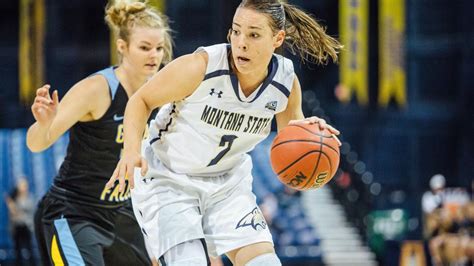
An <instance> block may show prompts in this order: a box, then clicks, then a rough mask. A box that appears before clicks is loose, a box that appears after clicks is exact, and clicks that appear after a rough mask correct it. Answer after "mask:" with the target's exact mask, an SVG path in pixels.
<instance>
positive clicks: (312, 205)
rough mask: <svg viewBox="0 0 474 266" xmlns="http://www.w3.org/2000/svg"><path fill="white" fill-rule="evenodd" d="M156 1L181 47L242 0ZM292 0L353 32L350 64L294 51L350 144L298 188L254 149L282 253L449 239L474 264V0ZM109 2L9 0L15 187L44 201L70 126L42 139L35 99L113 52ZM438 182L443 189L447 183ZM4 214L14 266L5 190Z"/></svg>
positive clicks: (401, 249)
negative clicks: (427, 198) (34, 137)
mask: <svg viewBox="0 0 474 266" xmlns="http://www.w3.org/2000/svg"><path fill="white" fill-rule="evenodd" d="M150 2H151V3H152V4H154V5H157V6H158V7H159V8H160V9H161V10H163V11H164V12H165V13H166V14H167V15H168V16H169V17H170V19H171V20H172V23H171V27H172V29H173V30H174V31H175V32H174V39H175V54H176V56H179V55H182V54H185V53H190V52H192V51H194V50H195V49H196V48H197V47H199V46H204V45H209V44H214V43H219V42H225V41H226V34H227V31H228V28H229V26H230V23H231V21H232V16H233V11H234V10H235V7H236V6H237V5H238V4H239V3H240V1H239V0H169V1H166V0H151V1H150ZM289 2H290V3H293V4H296V5H298V6H300V7H302V8H303V9H305V10H307V11H309V12H311V13H313V14H314V16H315V17H316V18H318V19H319V20H320V21H321V23H323V24H325V25H327V31H328V32H329V33H330V34H331V35H333V36H336V37H338V38H339V39H340V40H341V41H342V42H343V44H344V45H345V50H344V52H343V53H342V55H341V62H340V64H339V65H335V64H329V65H327V66H317V65H304V64H302V63H300V62H299V61H298V59H296V57H293V59H294V63H295V68H296V70H297V73H298V76H299V78H300V81H301V83H302V88H303V101H304V103H303V106H304V112H305V115H306V116H310V115H316V116H320V117H323V118H325V119H326V120H327V121H329V122H330V123H331V124H333V125H334V126H335V127H336V128H338V129H339V130H340V131H341V132H343V133H342V136H341V141H342V142H343V145H342V146H341V164H340V170H339V172H338V174H337V175H336V177H334V179H333V180H332V181H331V182H330V184H329V185H327V186H325V187H324V188H322V189H319V190H316V191H310V192H305V193H299V192H295V191H291V190H289V189H286V188H285V187H283V185H281V184H280V183H279V182H278V181H277V179H276V177H275V176H274V174H273V173H272V171H271V168H270V165H269V162H268V153H269V145H270V143H271V138H269V139H267V140H266V141H265V142H264V143H262V145H260V146H259V147H258V148H257V149H256V150H255V151H254V152H253V153H252V155H253V159H254V168H255V169H254V173H255V181H254V190H255V192H256V194H257V196H258V200H259V203H260V205H261V208H262V211H263V212H264V214H265V216H266V218H267V220H268V222H269V223H270V226H271V228H272V230H273V231H272V233H273V234H274V240H275V245H276V250H277V253H278V254H279V255H280V257H281V258H282V261H283V264H284V265H431V263H432V261H433V255H432V253H433V252H441V253H442V254H441V255H442V256H443V258H445V259H446V261H449V263H455V262H457V263H460V264H456V265H470V264H469V262H468V258H467V257H466V256H467V255H463V254H461V253H457V254H455V255H452V256H450V254H449V252H450V248H452V249H453V250H456V251H459V250H461V249H462V248H464V247H465V246H462V245H463V244H462V243H465V242H463V241H464V240H462V241H461V239H467V240H466V241H468V243H469V241H470V243H471V248H472V242H473V238H472V233H473V229H472V228H473V225H472V223H473V217H474V215H473V212H474V211H473V207H472V195H473V186H474V183H473V179H474V154H473V151H474V85H473V84H474V27H473V25H474V19H473V17H474V16H473V15H474V13H473V10H474V1H472V0H406V1H404V0H339V1H335V0H304V1H303V0H290V1H289ZM106 3H107V1H106V0H68V1H57V0H18V1H2V4H1V7H0V9H1V14H2V15H1V16H0V36H1V37H0V60H1V64H0V80H1V82H0V151H1V152H0V193H2V198H3V196H4V195H6V194H8V193H10V191H12V189H13V187H14V186H15V184H16V182H17V180H19V179H20V178H21V177H26V179H27V180H28V182H29V189H30V192H31V193H32V195H33V196H34V198H35V200H39V198H40V197H41V196H42V195H43V194H44V192H45V191H46V190H47V188H48V186H49V184H50V183H51V181H52V179H53V177H54V174H55V172H56V169H57V168H58V167H59V164H60V163H61V162H62V159H63V156H64V152H65V147H66V145H67V141H68V140H67V136H64V137H63V138H62V139H61V141H59V142H58V143H56V144H55V145H54V146H53V147H52V148H50V149H48V150H47V151H45V152H43V153H39V154H33V153H31V152H29V151H28V149H27V148H26V144H25V134H26V128H27V127H29V126H30V125H31V124H32V123H33V121H34V120H33V117H32V115H31V112H30V103H31V100H32V99H33V98H34V93H35V90H36V88H37V87H39V86H41V85H42V84H43V83H49V84H51V85H52V87H53V89H58V90H59V94H60V96H61V95H64V93H65V92H66V91H67V90H68V89H69V88H70V87H71V86H72V85H73V84H74V83H76V82H77V81H79V80H80V79H82V78H84V77H86V76H87V75H89V74H91V73H93V72H94V71H95V70H97V69H102V68H104V67H106V66H108V65H110V64H111V62H113V60H114V58H113V54H114V52H115V51H114V50H113V49H112V52H111V45H110V33H109V32H108V30H107V27H106V25H105V23H104V21H103V14H104V7H105V5H106ZM284 53H285V55H286V56H288V57H292V55H291V54H290V53H289V52H287V51H285V52H284ZM111 55H112V56H111ZM272 136H273V135H272ZM435 174H442V175H443V176H444V177H445V187H446V188H445V189H444V191H443V194H442V195H443V199H442V202H441V204H439V206H436V207H438V208H436V209H435V211H434V212H433V213H430V212H425V213H424V212H423V210H422V197H423V194H424V193H425V192H427V191H429V190H430V178H431V177H432V176H434V175H435ZM433 182H434V181H432V182H431V188H436V189H438V188H440V187H439V186H438V185H439V184H436V183H433ZM433 184H434V185H433ZM426 195H428V194H426ZM469 202H470V203H469ZM469 204H470V205H469ZM0 217H1V218H0V265H13V262H14V256H15V252H14V249H13V245H12V240H11V237H10V233H9V218H8V210H7V207H6V204H4V201H2V204H0ZM430 219H432V220H430ZM430 221H432V222H431V223H430ZM453 224H456V225H457V227H456V229H455V230H454V229H452V227H453ZM458 227H459V228H458ZM433 232H434V233H433ZM443 232H449V233H451V234H450V235H449V237H451V236H452V237H453V239H455V240H453V241H452V242H450V240H449V239H448V238H445V239H441V240H439V239H440V238H436V239H437V240H439V241H441V242H442V243H443V245H442V246H439V245H438V246H436V243H437V242H436V241H433V240H434V239H435V238H433V237H434V236H443V235H444V233H443ZM469 235H470V236H469ZM444 236H447V235H444ZM466 237H467V238H466ZM430 243H431V247H432V248H431V249H430V248H429V246H430ZM466 250H467V248H466ZM471 252H472V250H471ZM444 253H448V254H444ZM466 253H467V251H466ZM471 255H472V253H471ZM23 256H24V257H28V256H34V257H35V258H36V257H37V256H38V255H37V254H36V253H35V252H34V253H33V254H28V252H24V253H23ZM38 263H39V262H38ZM225 263H227V262H225ZM446 263H448V262H446ZM462 263H464V264H462ZM470 263H472V261H471V262H470ZM446 265H449V264H446ZM452 265H454V264H452Z"/></svg>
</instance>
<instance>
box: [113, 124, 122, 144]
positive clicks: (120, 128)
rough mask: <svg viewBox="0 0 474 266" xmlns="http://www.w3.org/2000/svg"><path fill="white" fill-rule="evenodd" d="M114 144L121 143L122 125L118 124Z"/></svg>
mask: <svg viewBox="0 0 474 266" xmlns="http://www.w3.org/2000/svg"><path fill="white" fill-rule="evenodd" d="M115 142H117V143H123V124H120V125H119V126H118V127H117V136H116V137H115Z"/></svg>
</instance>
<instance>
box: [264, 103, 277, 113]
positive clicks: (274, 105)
mask: <svg viewBox="0 0 474 266" xmlns="http://www.w3.org/2000/svg"><path fill="white" fill-rule="evenodd" d="M277 104H278V102H277V101H271V102H268V103H267V104H265V108H267V109H268V110H272V111H276V109H277Z"/></svg>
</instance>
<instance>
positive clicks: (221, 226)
mask: <svg viewBox="0 0 474 266" xmlns="http://www.w3.org/2000/svg"><path fill="white" fill-rule="evenodd" d="M251 169H252V161H251V159H250V157H249V158H247V160H245V161H244V162H243V163H242V164H240V165H239V166H238V167H236V168H234V169H233V170H231V171H229V172H227V173H226V174H223V175H221V176H217V177H202V176H201V177H198V176H190V175H185V174H177V173H174V172H172V171H170V170H169V169H167V168H166V167H165V166H164V165H163V164H162V163H161V162H159V161H158V162H157V161H156V160H155V161H154V162H153V163H150V164H149V169H148V173H147V174H146V176H145V177H141V176H140V174H139V172H138V171H136V172H135V173H136V174H135V188H134V189H133V190H132V191H131V196H132V203H133V208H134V210H135V214H136V216H137V221H138V223H139V224H140V226H141V227H142V232H143V234H144V236H145V241H146V243H147V245H148V248H149V249H150V250H149V252H150V253H151V254H153V256H154V257H156V258H160V257H161V256H162V255H163V254H164V253H165V252H166V251H168V250H169V249H170V248H172V247H174V246H176V245H178V244H180V243H183V242H186V241H189V240H193V239H200V238H204V239H205V240H206V243H207V248H208V252H209V255H210V256H212V257H216V256H220V255H222V254H224V253H226V252H229V251H232V250H234V249H237V248H240V247H243V246H246V245H249V244H253V243H258V242H270V243H272V245H273V241H272V236H271V234H270V231H269V230H268V226H267V223H266V222H265V219H264V218H263V215H262V213H261V211H260V209H259V208H258V206H257V203H256V197H255V195H254V194H253V192H252V180H253V178H252V175H251ZM137 173H138V174H137Z"/></svg>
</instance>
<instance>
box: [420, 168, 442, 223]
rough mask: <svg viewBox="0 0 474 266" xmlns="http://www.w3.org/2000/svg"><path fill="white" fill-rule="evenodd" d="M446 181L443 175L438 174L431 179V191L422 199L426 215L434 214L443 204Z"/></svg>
mask: <svg viewBox="0 0 474 266" xmlns="http://www.w3.org/2000/svg"><path fill="white" fill-rule="evenodd" d="M445 185H446V179H445V178H444V176H443V175H441V174H436V175H434V176H433V177H431V179H430V188H431V190H430V191H427V192H425V194H423V198H422V202H421V205H422V209H423V212H424V213H425V214H428V213H431V212H433V211H434V210H435V209H437V208H440V207H441V206H442V204H443V191H444V187H445Z"/></svg>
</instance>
